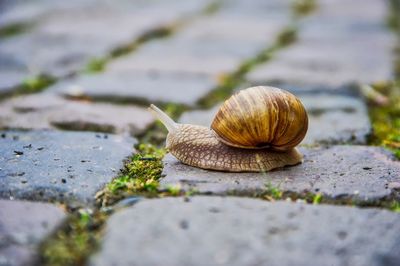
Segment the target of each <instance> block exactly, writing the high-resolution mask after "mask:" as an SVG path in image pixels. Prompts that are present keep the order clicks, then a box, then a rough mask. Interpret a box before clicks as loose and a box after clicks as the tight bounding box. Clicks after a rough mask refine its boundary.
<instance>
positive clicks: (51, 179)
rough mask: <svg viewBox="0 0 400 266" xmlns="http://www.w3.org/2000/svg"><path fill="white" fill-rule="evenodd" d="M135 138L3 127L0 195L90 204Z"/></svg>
mask: <svg viewBox="0 0 400 266" xmlns="http://www.w3.org/2000/svg"><path fill="white" fill-rule="evenodd" d="M134 143H135V141H134V140H133V139H131V138H124V137H121V136H115V135H106V134H98V133H80V132H74V133H72V132H68V133H66V132H52V131H30V132H13V131H2V132H1V135H0V197H1V198H18V199H33V200H57V201H61V202H64V201H66V202H81V203H91V202H92V200H93V197H94V194H95V193H96V192H97V191H98V190H99V189H100V188H102V187H103V186H104V184H106V183H107V182H109V181H110V180H111V179H112V178H113V177H115V176H116V175H118V171H119V169H121V168H122V166H123V160H124V159H126V158H127V157H128V156H129V155H131V154H132V152H133V151H134V150H133V144H134Z"/></svg>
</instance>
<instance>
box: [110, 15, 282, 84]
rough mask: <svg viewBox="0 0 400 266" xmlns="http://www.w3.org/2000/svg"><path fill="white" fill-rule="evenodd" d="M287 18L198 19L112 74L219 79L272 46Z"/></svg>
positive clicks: (119, 64)
mask: <svg viewBox="0 0 400 266" xmlns="http://www.w3.org/2000/svg"><path fill="white" fill-rule="evenodd" d="M285 19H287V18H286V17H284V18H282V19H281V20H277V19H276V18H274V17H272V18H269V17H267V18H248V17H246V19H245V20H238V18H237V17H230V16H215V17H205V18H203V19H198V20H196V21H194V23H192V24H190V25H188V26H187V27H185V28H183V29H182V30H181V31H179V32H178V33H177V34H176V35H174V36H172V37H171V38H169V39H166V40H164V41H161V42H154V43H150V44H148V45H146V46H144V47H142V48H141V49H139V51H137V53H134V54H132V55H130V56H127V57H124V58H121V59H118V60H115V61H114V62H112V63H111V64H110V65H109V66H108V68H107V70H108V71H110V72H117V73H118V72H121V71H122V72H136V71H139V72H153V73H154V72H155V73H181V74H186V75H207V76H211V77H214V78H215V77H218V76H219V75H223V74H227V73H230V72H233V71H235V70H236V68H237V67H238V66H239V64H240V63H241V62H242V61H243V60H244V59H246V58H249V57H253V56H254V55H255V54H257V53H258V52H259V51H260V50H261V49H263V48H265V47H267V46H269V45H272V43H273V41H274V40H275V37H276V35H277V34H278V33H279V31H280V30H281V29H282V28H283V27H284V25H285V24H284V23H285V22H286V20H285Z"/></svg>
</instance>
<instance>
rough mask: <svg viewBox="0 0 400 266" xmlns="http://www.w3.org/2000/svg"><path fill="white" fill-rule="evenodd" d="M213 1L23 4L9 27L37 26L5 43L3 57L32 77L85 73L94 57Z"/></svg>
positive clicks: (1, 47) (0, 46)
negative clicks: (9, 57) (13, 60)
mask: <svg viewBox="0 0 400 266" xmlns="http://www.w3.org/2000/svg"><path fill="white" fill-rule="evenodd" d="M68 2H69V1H68ZM208 2H209V1H198V0H192V1H185V2H184V3H182V2H181V1H176V0H168V1H147V2H143V1H142V2H140V3H136V2H135V3H133V2H131V1H119V2H118V3H111V2H110V1H91V0H85V1H72V2H71V3H66V4H54V3H52V1H35V4H36V5H35V4H31V3H30V1H21V2H20V3H18V4H16V5H15V8H11V9H9V11H6V16H8V17H9V18H8V19H4V21H3V23H5V24H7V23H16V22H18V21H23V20H24V19H25V20H26V19H27V20H29V19H33V18H36V20H37V21H36V23H33V22H31V21H27V22H26V23H28V24H29V23H31V25H32V28H31V29H29V31H28V32H27V33H25V34H20V35H18V36H13V37H12V38H5V39H4V40H2V42H1V43H0V53H2V54H11V55H14V56H15V57H16V59H17V60H18V61H19V62H20V63H21V64H22V65H24V67H25V68H26V69H27V70H28V72H27V73H26V74H27V76H29V75H38V74H46V75H51V76H55V77H65V76H66V75H70V74H71V73H75V72H77V71H79V70H82V69H83V68H84V67H85V65H86V64H87V63H88V61H89V60H90V59H91V58H93V57H104V56H106V55H107V54H108V53H109V52H111V51H112V50H113V49H116V48H118V47H121V46H124V45H127V44H129V43H131V42H133V41H134V40H135V39H137V38H139V37H140V36H142V35H143V34H144V33H146V32H147V31H149V30H152V29H154V28H158V27H160V26H165V25H168V24H171V23H173V22H176V21H177V20H179V19H180V18H182V17H183V16H185V15H188V14H192V13H193V12H196V11H199V10H200V9H201V8H203V7H204V6H205V5H207V3H208ZM18 8H20V10H21V11H17V10H19V9H18ZM24 10H25V12H26V13H25V14H24ZM7 21H8V22H7ZM12 21H14V22H12ZM0 23H1V21H0ZM110 29H112V30H110ZM105 33H106V34H105ZM44 47H45V49H44Z"/></svg>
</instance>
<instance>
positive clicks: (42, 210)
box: [0, 200, 66, 266]
mask: <svg viewBox="0 0 400 266" xmlns="http://www.w3.org/2000/svg"><path fill="white" fill-rule="evenodd" d="M65 217H66V215H65V213H64V212H63V211H62V210H61V209H60V208H58V207H56V206H54V205H52V204H48V203H39V202H27V201H13V200H0V265H7V266H17V265H18V266H19V265H21V266H27V265H36V263H35V262H36V260H37V259H38V250H37V249H38V246H39V244H40V243H41V242H42V241H43V240H44V239H45V238H46V237H47V236H48V235H49V234H50V233H52V231H54V230H55V229H56V228H57V227H58V226H60V224H61V222H62V221H63V220H64V218H65Z"/></svg>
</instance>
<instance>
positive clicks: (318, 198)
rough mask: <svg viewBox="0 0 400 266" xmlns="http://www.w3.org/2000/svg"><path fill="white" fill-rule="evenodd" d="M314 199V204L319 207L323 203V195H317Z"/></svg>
mask: <svg viewBox="0 0 400 266" xmlns="http://www.w3.org/2000/svg"><path fill="white" fill-rule="evenodd" d="M312 197H313V200H312V203H313V204H314V205H318V204H320V203H321V201H322V194H321V193H317V194H315V195H313V196H312Z"/></svg>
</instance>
